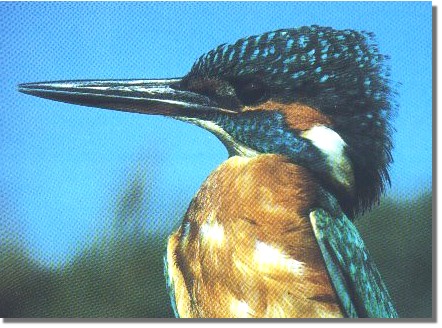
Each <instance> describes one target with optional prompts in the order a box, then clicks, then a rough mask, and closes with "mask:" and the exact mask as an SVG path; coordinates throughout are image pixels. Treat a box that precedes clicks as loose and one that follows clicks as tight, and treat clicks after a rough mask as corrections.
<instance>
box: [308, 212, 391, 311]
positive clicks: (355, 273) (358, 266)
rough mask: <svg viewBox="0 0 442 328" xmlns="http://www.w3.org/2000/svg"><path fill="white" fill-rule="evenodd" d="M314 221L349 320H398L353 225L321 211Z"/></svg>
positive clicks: (314, 226)
mask: <svg viewBox="0 0 442 328" xmlns="http://www.w3.org/2000/svg"><path fill="white" fill-rule="evenodd" d="M310 221H311V224H312V227H313V231H314V233H315V236H316V239H317V241H318V244H319V247H320V248H321V252H322V254H323V257H324V261H325V264H326V266H327V270H328V272H329V275H330V279H331V281H332V283H333V286H334V288H335V290H336V293H337V295H338V297H339V299H340V301H341V305H342V308H343V310H344V311H345V312H346V315H347V317H351V318H356V317H360V318H361V317H362V318H363V317H365V318H367V317H368V318H397V317H398V314H397V312H396V310H395V308H394V306H393V302H392V300H391V297H390V295H389V293H388V290H387V287H386V286H385V284H384V282H383V281H382V278H381V275H380V273H379V271H378V269H377V267H376V265H375V264H374V262H373V260H372V259H371V256H370V254H369V252H368V250H367V248H366V247H365V245H364V242H363V240H362V238H361V236H360V234H359V232H358V230H357V229H356V227H355V226H354V225H353V223H352V222H351V221H350V220H349V219H348V218H347V217H346V216H345V215H344V214H341V215H339V216H337V217H331V215H330V214H329V213H328V212H326V211H324V210H322V209H317V210H315V211H313V212H311V213H310Z"/></svg>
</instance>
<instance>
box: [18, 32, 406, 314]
mask: <svg viewBox="0 0 442 328" xmlns="http://www.w3.org/2000/svg"><path fill="white" fill-rule="evenodd" d="M388 60H389V57H388V56H387V55H383V54H381V53H380V51H379V47H378V45H377V43H376V40H375V35H374V34H373V33H372V32H367V31H355V30H352V29H343V30H338V29H334V28H332V27H327V26H318V25H310V26H301V27H298V28H287V29H279V30H274V31H270V32H266V33H262V34H259V35H254V36H249V37H244V38H241V39H239V40H238V41H236V42H234V43H230V44H227V43H225V44H222V45H220V46H218V47H216V48H215V49H213V50H211V51H209V52H207V53H205V54H204V55H202V56H201V57H200V58H198V59H197V60H196V61H195V63H194V64H193V66H192V67H191V69H190V71H189V72H188V73H187V74H186V75H185V76H184V77H182V78H171V79H131V80H60V81H50V82H32V83H24V84H20V85H19V87H18V88H19V91H21V92H23V93H26V94H30V95H34V96H38V97H42V98H47V99H52V100H56V101H61V102H66V103H71V104H77V105H82V106H89V107H98V108H105V109H111V110H118V111H126V112H131V113H140V114H149V115H163V116H167V117H171V118H173V119H176V120H179V121H183V122H187V123H190V124H193V125H196V126H199V127H201V128H203V129H205V130H207V131H209V132H211V133H212V134H214V135H215V136H216V137H217V138H218V139H219V140H220V141H221V143H222V144H223V145H224V146H225V148H226V149H227V153H228V158H227V159H226V160H225V161H224V162H223V163H221V164H220V166H219V167H217V168H216V169H215V170H214V171H213V172H212V173H211V174H210V175H209V176H208V177H207V179H206V180H205V181H204V182H203V183H202V185H201V188H200V189H199V190H198V191H197V193H196V194H195V196H194V197H193V199H192V200H191V202H190V205H189V207H188V209H187V211H186V214H185V215H184V218H183V219H182V223H181V225H180V226H179V227H178V228H177V230H175V231H174V232H173V233H172V235H171V236H170V238H169V239H168V242H167V250H166V251H165V252H166V255H165V260H164V262H165V274H166V278H167V286H166V287H167V288H168V290H169V293H170V298H171V304H172V307H173V310H174V312H175V314H176V316H177V317H181V318H345V317H346V318H367V317H369V318H397V317H398V313H397V311H396V309H395V306H394V304H393V301H392V298H391V296H390V294H389V291H388V289H387V286H386V285H385V283H384V282H383V280H382V278H381V275H380V273H379V270H378V268H377V266H376V264H375V263H374V261H373V259H372V257H371V255H370V253H369V251H368V249H367V247H366V246H365V244H364V241H363V239H362V237H361V235H360V233H359V232H358V230H357V228H356V226H355V225H354V220H355V218H356V217H357V216H358V215H359V214H360V213H363V212H364V211H367V210H369V209H370V208H371V207H372V206H375V205H377V204H378V203H379V200H380V197H381V195H382V194H383V193H384V191H385V189H386V186H387V185H389V184H390V178H389V173H388V169H389V167H390V165H391V163H392V160H393V159H392V155H391V151H392V147H393V144H392V133H393V131H394V128H393V127H392V122H391V121H392V117H393V114H394V112H395V109H396V105H395V101H394V96H395V91H394V88H393V87H392V86H391V84H392V82H391V80H390V67H389V65H388Z"/></svg>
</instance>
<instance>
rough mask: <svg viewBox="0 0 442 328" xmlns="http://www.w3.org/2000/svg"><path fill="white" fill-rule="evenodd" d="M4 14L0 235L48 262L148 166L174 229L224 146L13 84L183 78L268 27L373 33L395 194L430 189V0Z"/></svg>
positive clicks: (150, 220)
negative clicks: (387, 112)
mask: <svg viewBox="0 0 442 328" xmlns="http://www.w3.org/2000/svg"><path fill="white" fill-rule="evenodd" d="M0 14H1V17H2V19H1V20H0V64H1V74H0V86H1V88H0V97H1V102H0V186H1V189H0V224H1V225H0V238H2V239H5V238H7V237H8V236H9V237H10V236H15V237H14V238H16V237H18V238H21V240H23V241H25V242H26V243H27V245H29V246H30V249H31V254H32V255H33V257H34V258H36V259H38V260H41V261H43V262H44V263H46V264H48V265H57V264H60V263H62V262H63V261H64V260H66V259H69V257H71V256H72V255H73V254H75V252H76V251H78V250H80V249H81V248H82V247H84V246H85V245H87V243H88V241H90V238H91V236H93V235H94V232H95V231H97V229H105V226H104V222H105V221H104V220H103V217H105V216H107V215H108V213H109V210H110V209H112V204H113V203H114V202H115V197H116V196H115V195H116V194H117V193H118V192H119V191H121V190H122V188H123V186H124V181H126V180H127V179H128V178H130V177H133V176H134V174H135V173H136V172H139V171H140V170H141V171H142V172H144V174H146V175H147V177H148V179H149V180H148V181H149V182H150V183H151V184H152V185H151V189H152V190H153V192H152V194H151V196H152V197H151V199H150V200H149V204H148V208H149V213H151V217H147V218H146V227H147V229H150V230H154V231H157V232H158V233H164V234H169V233H170V231H171V229H172V227H175V226H176V225H177V224H178V223H179V222H180V215H181V214H182V213H183V212H184V211H185V209H186V207H187V204H188V203H189V201H190V199H191V197H192V196H193V194H194V193H195V192H196V191H197V190H198V187H199V186H200V184H201V183H202V181H203V180H204V179H205V178H206V177H207V176H208V174H209V173H210V172H211V171H212V170H213V169H214V168H215V167H217V165H219V164H220V163H221V162H222V161H223V160H224V159H226V157H227V152H226V151H225V150H224V149H223V147H222V145H221V143H220V142H219V141H218V140H217V139H216V138H215V137H214V136H212V135H211V134H210V133H208V132H206V131H203V130H202V129H199V128H197V127H194V126H190V125H186V124H185V123H181V122H176V121H173V120H171V119H167V118H162V117H149V116H142V115H136V114H127V113H119V112H113V111H106V110H100V109H94V108H86V107H80V106H74V105H68V104H62V103H57V102H52V101H48V100H43V99H39V98H35V97H31V96H27V95H24V94H20V93H19V92H17V84H19V83H24V82H34V81H45V80H60V79H95V78H96V79H105V78H155V77H180V76H183V75H184V74H185V73H186V72H187V71H188V69H190V67H191V65H192V63H193V61H194V60H195V59H197V58H198V57H199V56H200V55H201V54H202V53H204V52H207V51H209V50H210V49H212V48H214V47H216V46H217V45H219V44H221V43H225V42H234V41H236V40H237V39H238V38H241V37H244V36H248V35H253V34H259V33H262V32H266V31H270V30H275V29H280V28H288V27H298V26H302V25H311V24H319V25H326V26H332V27H334V28H337V29H343V28H352V29H356V30H367V31H372V32H375V34H376V36H377V41H378V44H379V46H380V50H381V52H382V53H385V54H388V55H390V56H391V61H390V64H391V68H392V75H391V77H392V79H393V80H394V81H397V82H400V83H401V85H400V86H399V88H398V92H399V96H398V98H397V100H398V103H399V111H398V115H397V117H396V119H395V121H394V125H395V127H396V129H397V132H396V133H395V135H394V143H395V149H394V152H393V156H394V159H395V163H394V165H393V167H392V169H391V176H392V187H391V189H389V190H388V194H389V195H392V196H394V197H403V198H410V197H412V196H413V195H416V194H417V193H421V192H422V191H424V190H428V189H430V188H431V181H432V139H431V137H432V91H431V90H432V89H431V87H432V85H431V83H432V75H431V74H432V66H431V65H432V44H431V29H432V25H431V3H430V2H426V3H422V2H419V3H416V2H414V3H413V2H407V3H398V2H394V3H379V2H376V3H349V2H345V3H320V2H315V3H296V2H291V3H284V2H282V3H281V2H277V3H262V2H260V3H195V2H192V3H159V2H155V3H113V2H112V3H53V2H45V3H24V2H23V3H0ZM171 204H173V206H171ZM177 209H178V210H177ZM171 217H175V218H176V219H175V220H170V219H168V220H165V218H171ZM0 242H2V241H1V240H0Z"/></svg>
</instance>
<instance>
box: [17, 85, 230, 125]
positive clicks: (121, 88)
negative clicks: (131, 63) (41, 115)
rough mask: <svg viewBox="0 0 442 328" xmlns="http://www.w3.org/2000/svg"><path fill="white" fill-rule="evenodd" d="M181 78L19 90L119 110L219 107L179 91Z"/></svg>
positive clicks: (205, 110)
mask: <svg viewBox="0 0 442 328" xmlns="http://www.w3.org/2000/svg"><path fill="white" fill-rule="evenodd" d="M180 81H181V79H164V80H76V81H53V82H35V83H25V84H20V85H19V86H18V90H19V91H20V92H23V93H26V94H29V95H33V96H37V97H41V98H47V99H52V100H56V101H61V102H66V103H71V104H77V105H82V106H89V107H99V108H106V109H113V110H118V111H125V112H133V113H142V114H151V115H166V116H173V117H195V118H200V117H204V116H205V115H207V114H209V113H211V112H230V111H228V110H225V109H222V108H218V107H217V106H216V104H215V103H213V102H212V101H211V100H210V98H208V97H206V96H203V95H200V94H197V93H194V92H190V91H182V90H179V85H180Z"/></svg>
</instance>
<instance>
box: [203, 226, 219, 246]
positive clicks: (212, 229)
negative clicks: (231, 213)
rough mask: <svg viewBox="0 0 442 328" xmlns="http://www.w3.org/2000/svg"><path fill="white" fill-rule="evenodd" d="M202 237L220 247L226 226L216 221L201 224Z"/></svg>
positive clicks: (210, 243) (211, 244) (204, 240)
mask: <svg viewBox="0 0 442 328" xmlns="http://www.w3.org/2000/svg"><path fill="white" fill-rule="evenodd" d="M201 238H202V241H203V242H207V243H208V244H209V245H210V246H217V247H220V246H221V245H222V243H223V241H224V228H223V226H222V225H221V224H219V223H218V222H216V221H208V222H206V223H204V224H203V225H202V226H201Z"/></svg>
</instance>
